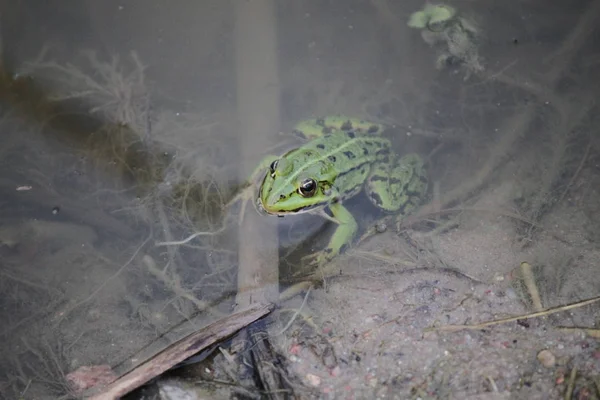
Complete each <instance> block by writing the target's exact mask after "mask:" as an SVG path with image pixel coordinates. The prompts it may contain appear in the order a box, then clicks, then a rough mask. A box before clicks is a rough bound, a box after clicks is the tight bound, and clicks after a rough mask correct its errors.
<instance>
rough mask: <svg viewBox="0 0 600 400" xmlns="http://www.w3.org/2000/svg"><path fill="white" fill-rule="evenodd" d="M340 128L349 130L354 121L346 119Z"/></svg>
mask: <svg viewBox="0 0 600 400" xmlns="http://www.w3.org/2000/svg"><path fill="white" fill-rule="evenodd" d="M340 129H341V130H343V131H349V130H351V129H352V122H350V121H349V120H348V121H346V122H344V123H343V124H342V126H341V127H340Z"/></svg>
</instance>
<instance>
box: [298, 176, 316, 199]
mask: <svg viewBox="0 0 600 400" xmlns="http://www.w3.org/2000/svg"><path fill="white" fill-rule="evenodd" d="M316 191H317V182H316V181H315V180H314V179H312V178H308V179H305V180H303V181H302V182H301V183H300V187H298V193H300V195H301V196H302V197H312V196H314V195H315V193H316Z"/></svg>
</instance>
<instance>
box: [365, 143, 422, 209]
mask: <svg viewBox="0 0 600 400" xmlns="http://www.w3.org/2000/svg"><path fill="white" fill-rule="evenodd" d="M386 161H387V162H383V161H381V162H377V163H375V164H374V165H373V167H372V169H371V173H370V174H369V178H368V179H367V184H366V190H365V191H366V193H367V197H368V198H369V200H370V201H371V203H373V204H374V205H375V206H376V207H378V208H380V209H382V210H383V211H385V212H388V213H399V214H401V215H404V214H407V213H409V212H411V211H412V210H413V209H414V208H415V207H417V206H418V202H419V200H420V198H421V196H422V195H423V193H424V192H425V191H426V190H427V181H426V180H423V177H422V174H421V171H422V170H423V161H422V159H421V157H419V156H418V155H416V154H407V155H405V156H403V157H401V158H399V159H396V160H394V159H390V160H386Z"/></svg>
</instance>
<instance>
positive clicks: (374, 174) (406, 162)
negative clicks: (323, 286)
mask: <svg viewBox="0 0 600 400" xmlns="http://www.w3.org/2000/svg"><path fill="white" fill-rule="evenodd" d="M383 130H384V126H383V125H381V124H377V123H371V122H368V121H364V120H360V119H356V118H348V117H345V116H330V117H326V118H319V119H314V120H307V121H302V122H300V123H299V124H297V125H296V127H295V129H294V133H295V134H297V135H301V136H303V137H304V138H306V139H307V141H306V143H305V144H303V145H301V146H300V147H297V148H295V149H293V150H291V151H289V152H287V153H285V154H283V155H281V156H268V157H265V159H264V160H263V161H262V162H261V163H260V165H259V167H258V168H257V169H256V171H255V172H254V174H253V179H252V180H251V181H252V182H253V181H254V180H256V179H257V178H258V177H259V176H260V175H261V174H263V173H264V178H263V179H262V183H261V184H260V186H259V189H258V198H257V200H256V205H257V207H258V209H260V210H262V211H264V212H266V213H268V214H271V215H277V216H285V215H289V214H299V213H307V212H310V213H319V214H320V215H322V216H324V217H325V218H327V219H329V220H332V221H333V222H335V223H336V224H337V225H338V226H337V228H336V229H335V232H334V233H333V235H332V236H331V239H330V240H329V243H328V244H327V246H326V247H325V248H324V249H323V250H322V251H319V252H317V253H314V254H312V255H310V256H309V258H312V260H311V262H316V263H317V264H318V265H319V266H321V265H323V264H324V263H327V262H329V261H330V260H331V259H333V258H334V257H335V256H337V255H338V254H339V253H340V252H341V251H342V249H343V248H344V247H345V246H347V245H348V244H350V243H351V242H352V240H353V238H354V237H355V235H356V232H357V228H358V225H357V222H356V220H355V218H354V216H353V215H352V213H351V212H350V211H349V210H348V209H347V208H346V207H345V206H344V201H345V200H347V199H349V198H351V197H353V196H355V195H357V194H358V193H360V192H361V191H364V192H365V193H366V195H367V197H368V198H369V200H370V201H371V202H372V203H373V204H374V205H375V206H376V207H378V208H379V209H381V210H383V211H384V212H387V213H395V214H397V215H398V217H399V218H402V216H403V215H405V214H407V213H409V212H410V211H411V210H413V209H414V208H415V207H417V206H418V205H419V203H420V201H421V200H422V197H423V196H424V195H425V193H426V191H427V186H428V180H427V174H426V171H425V167H424V163H423V161H422V159H421V158H420V157H419V156H418V155H417V154H407V155H404V156H402V157H399V158H398V157H397V156H396V155H395V154H393V152H392V149H391V143H390V141H389V140H388V139H386V138H384V137H382V136H381V135H380V133H381V132H382V131H383ZM265 170H266V172H265ZM326 209H328V210H329V211H330V214H331V215H329V214H328V213H326V212H325V210H326Z"/></svg>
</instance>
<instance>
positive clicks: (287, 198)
mask: <svg viewBox="0 0 600 400" xmlns="http://www.w3.org/2000/svg"><path fill="white" fill-rule="evenodd" d="M288 154H291V153H288ZM295 155H296V156H297V155H298V154H297V153H295ZM334 179H335V174H334V171H333V170H332V167H331V165H329V164H327V163H323V162H318V161H317V162H312V163H307V162H306V158H305V157H286V156H283V157H281V158H280V159H278V160H275V161H273V163H271V166H270V167H269V170H268V171H267V173H266V175H265V178H264V180H263V182H262V185H261V186H260V191H259V198H258V204H259V206H260V208H262V209H263V210H264V211H265V212H266V213H268V214H272V215H279V216H283V215H285V214H291V213H303V212H308V211H314V210H316V209H320V208H324V207H325V206H327V205H328V204H330V203H331V202H332V201H333V200H334V199H335V198H336V196H337V194H336V193H335V191H334V190H332V182H333V180H334Z"/></svg>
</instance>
